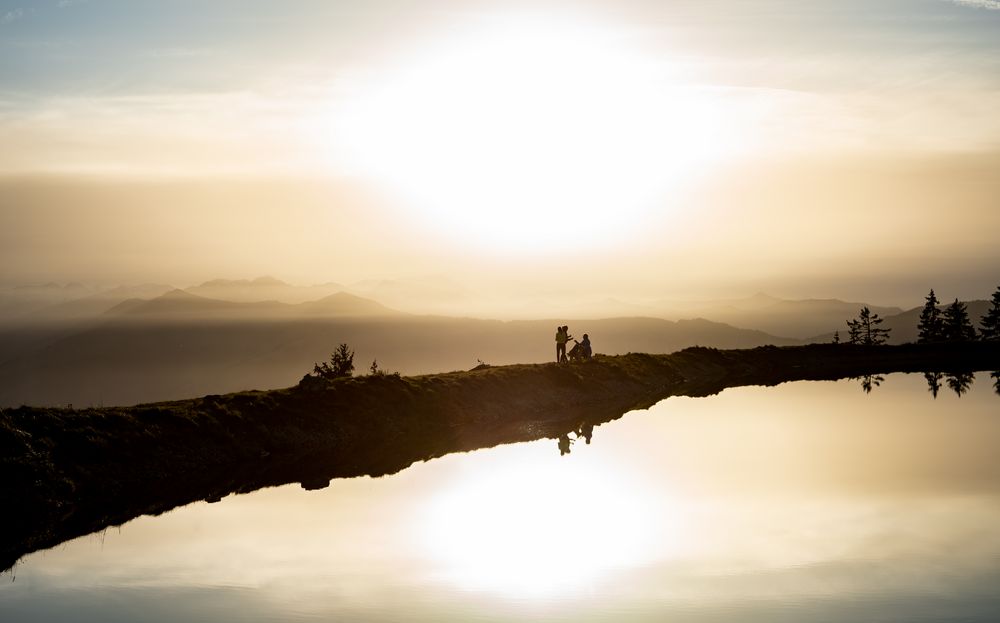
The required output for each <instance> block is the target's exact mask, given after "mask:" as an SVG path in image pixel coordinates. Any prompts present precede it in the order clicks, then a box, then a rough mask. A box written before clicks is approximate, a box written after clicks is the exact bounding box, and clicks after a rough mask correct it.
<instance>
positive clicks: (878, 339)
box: [847, 306, 892, 346]
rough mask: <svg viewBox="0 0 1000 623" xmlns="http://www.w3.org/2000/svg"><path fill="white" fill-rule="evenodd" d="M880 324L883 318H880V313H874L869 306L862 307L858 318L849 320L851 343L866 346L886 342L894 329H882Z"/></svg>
mask: <svg viewBox="0 0 1000 623" xmlns="http://www.w3.org/2000/svg"><path fill="white" fill-rule="evenodd" d="M880 324H882V318H879V315H878V314H875V313H872V311H871V310H870V309H868V307H867V306H865V307H862V308H861V311H860V312H859V313H858V317H857V318H856V319H854V320H848V321H847V328H848V331H849V334H850V342H851V344H864V345H865V346H874V345H878V344H885V342H886V340H888V339H889V331H891V330H892V329H882V328H880V327H879V325H880Z"/></svg>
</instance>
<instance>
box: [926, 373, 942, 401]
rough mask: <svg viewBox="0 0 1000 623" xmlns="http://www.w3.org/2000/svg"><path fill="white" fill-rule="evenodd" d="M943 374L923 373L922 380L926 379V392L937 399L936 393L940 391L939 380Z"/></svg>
mask: <svg viewBox="0 0 1000 623" xmlns="http://www.w3.org/2000/svg"><path fill="white" fill-rule="evenodd" d="M942 377H944V374H942V373H940V372H924V378H925V379H927V391H929V392H930V393H931V396H934V398H935V399H937V396H938V392H939V391H941V379H942Z"/></svg>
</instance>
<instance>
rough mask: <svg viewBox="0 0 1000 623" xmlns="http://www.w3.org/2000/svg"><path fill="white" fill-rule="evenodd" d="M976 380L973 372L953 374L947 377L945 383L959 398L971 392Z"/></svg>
mask: <svg viewBox="0 0 1000 623" xmlns="http://www.w3.org/2000/svg"><path fill="white" fill-rule="evenodd" d="M974 379H975V376H974V375H973V373H972V372H953V373H949V374H946V375H945V381H946V382H947V383H948V387H950V388H951V389H952V391H954V392H955V393H956V394H958V396H961V395H962V394H964V393H966V392H968V391H969V388H970V387H971V386H972V381H973V380H974Z"/></svg>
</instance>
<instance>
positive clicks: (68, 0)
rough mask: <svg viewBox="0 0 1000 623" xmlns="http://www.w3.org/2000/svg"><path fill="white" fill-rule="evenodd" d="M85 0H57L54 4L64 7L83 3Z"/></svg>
mask: <svg viewBox="0 0 1000 623" xmlns="http://www.w3.org/2000/svg"><path fill="white" fill-rule="evenodd" d="M86 1H87V0H59V4H57V5H56V6H58V7H59V8H60V9H65V8H68V7H71V6H73V5H75V4H83V3H85V2H86Z"/></svg>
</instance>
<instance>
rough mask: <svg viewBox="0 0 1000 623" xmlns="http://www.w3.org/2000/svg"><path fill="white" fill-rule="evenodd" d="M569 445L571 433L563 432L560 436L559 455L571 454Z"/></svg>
mask: <svg viewBox="0 0 1000 623" xmlns="http://www.w3.org/2000/svg"><path fill="white" fill-rule="evenodd" d="M569 446H570V441H569V435H568V434H563V435H562V436H560V437H559V456H563V455H564V454H569Z"/></svg>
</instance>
